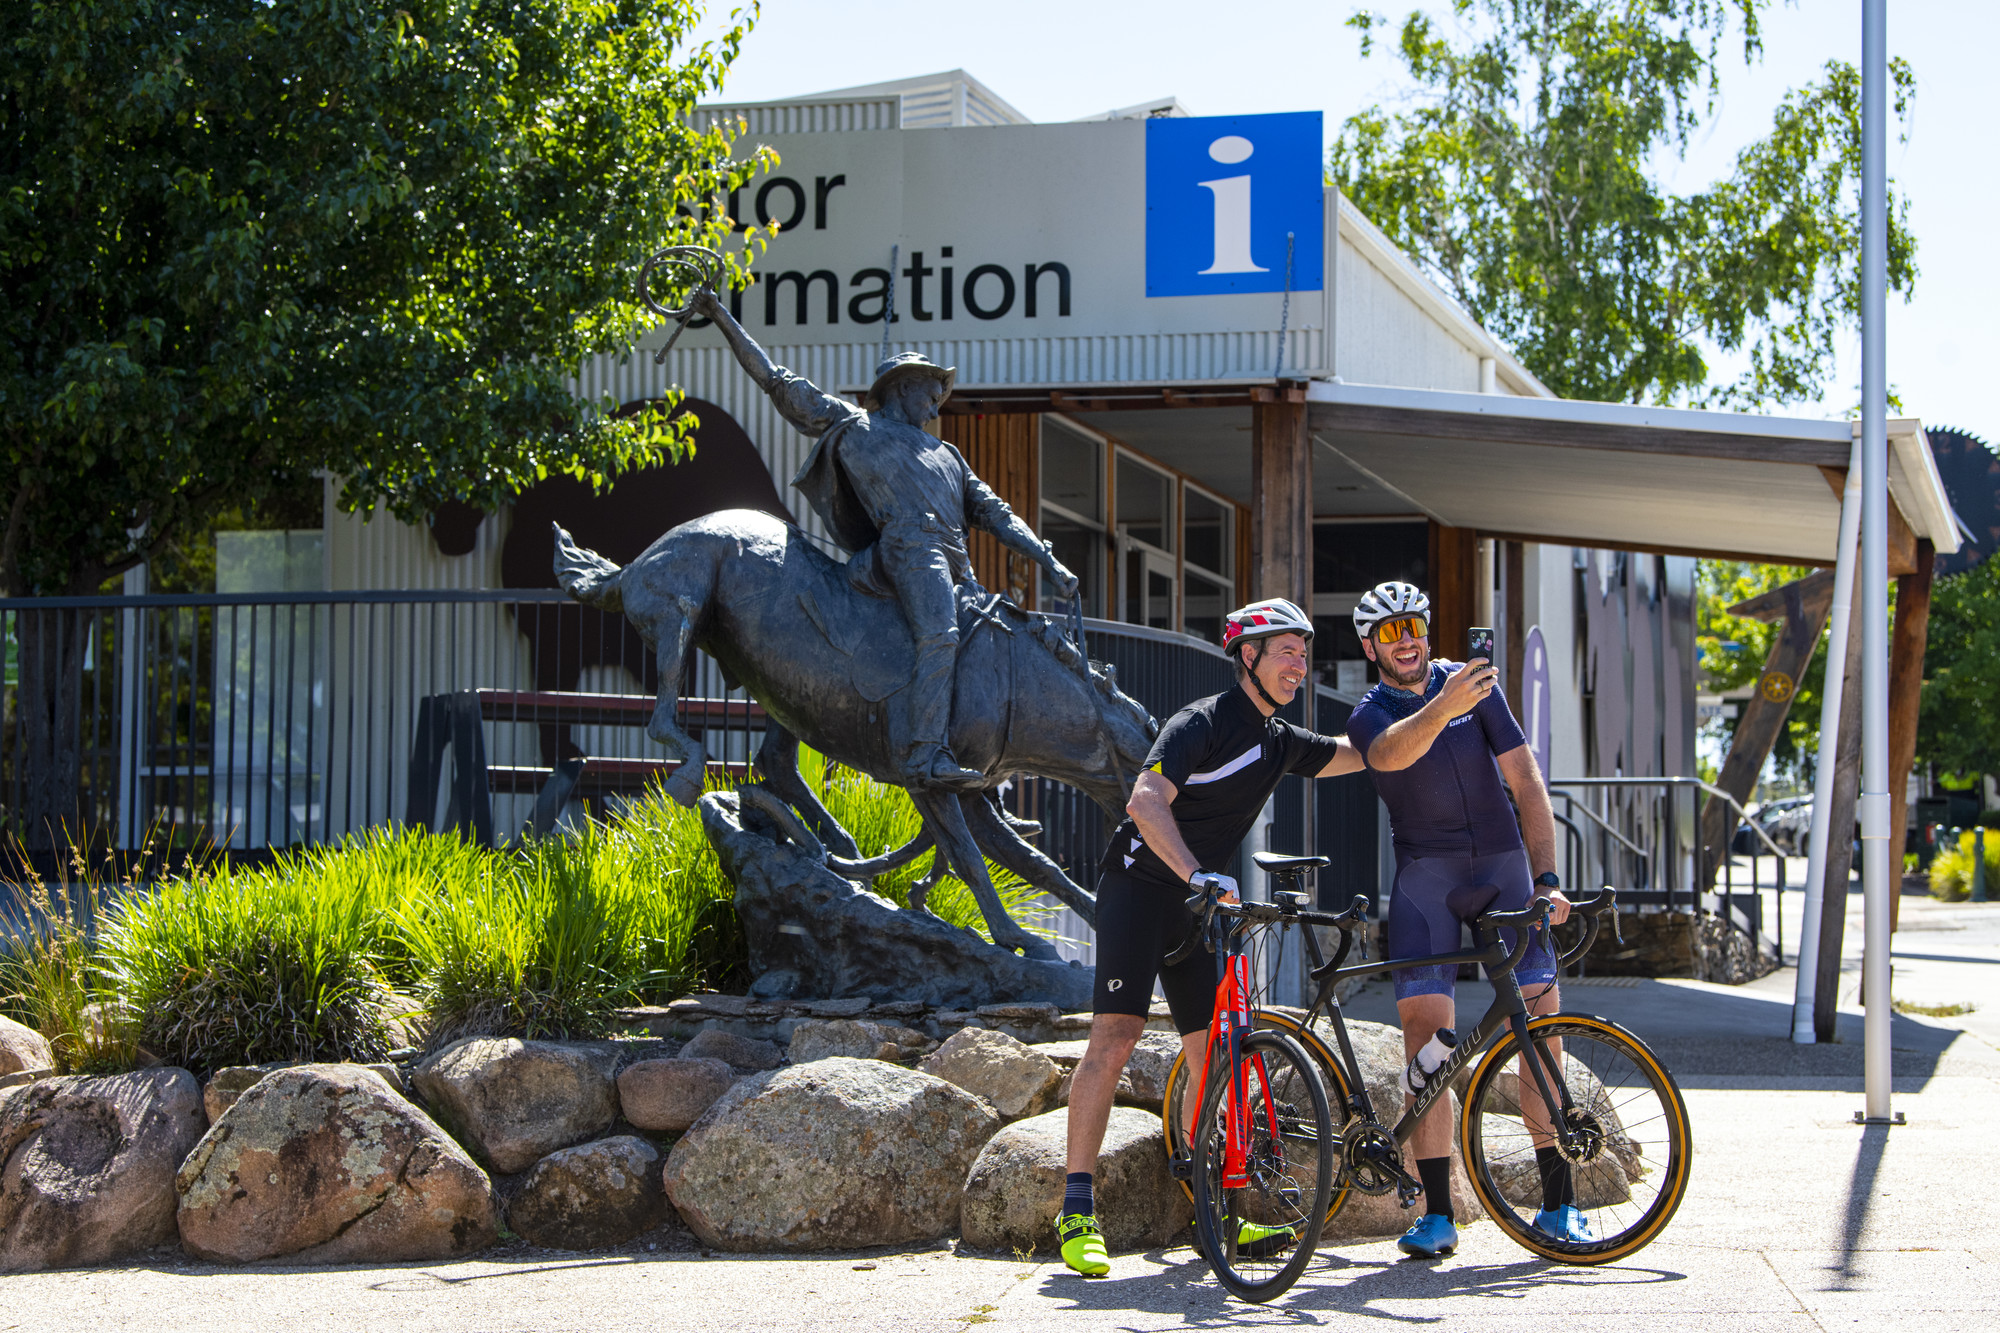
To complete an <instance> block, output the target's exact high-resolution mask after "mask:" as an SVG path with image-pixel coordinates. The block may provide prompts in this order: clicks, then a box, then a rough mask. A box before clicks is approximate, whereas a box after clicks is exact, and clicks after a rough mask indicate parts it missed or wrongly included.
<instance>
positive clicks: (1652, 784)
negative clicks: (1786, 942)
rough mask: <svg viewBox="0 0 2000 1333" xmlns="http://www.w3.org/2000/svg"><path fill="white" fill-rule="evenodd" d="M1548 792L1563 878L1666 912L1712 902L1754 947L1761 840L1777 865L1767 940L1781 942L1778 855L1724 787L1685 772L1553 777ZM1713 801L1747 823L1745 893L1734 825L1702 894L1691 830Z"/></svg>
mask: <svg viewBox="0 0 2000 1333" xmlns="http://www.w3.org/2000/svg"><path fill="white" fill-rule="evenodd" d="M1549 791H1550V794H1551V795H1552V796H1553V797H1555V799H1556V801H1557V803H1558V804H1557V809H1556V820H1557V822H1558V823H1559V824H1562V825H1563V826H1564V828H1565V830H1566V837H1565V849H1566V851H1567V853H1568V863H1567V864H1566V866H1565V874H1564V877H1563V878H1564V882H1565V883H1568V884H1576V885H1579V886H1581V885H1585V884H1614V885H1617V886H1618V889H1619V900H1620V902H1621V903H1631V904H1633V905H1635V906H1640V907H1662V908H1665V909H1667V910H1670V911H1671V910H1675V909H1679V910H1683V911H1693V910H1695V909H1696V908H1699V907H1706V906H1709V905H1710V904H1711V902H1712V904H1713V906H1714V908H1715V909H1716V910H1717V911H1718V912H1719V914H1720V915H1721V916H1722V917H1723V919H1724V920H1726V921H1728V922H1729V923H1730V924H1731V925H1732V926H1734V927H1735V928H1736V929H1738V930H1740V931H1743V932H1744V933H1745V934H1747V935H1748V936H1749V937H1750V939H1751V940H1752V942H1753V943H1755V944H1757V945H1758V946H1759V947H1763V946H1764V944H1765V943H1766V933H1765V930H1764V920H1763V899H1762V896H1761V894H1760V893H1759V892H1758V891H1757V885H1758V884H1760V883H1761V877H1760V875H1759V860H1760V858H1761V856H1762V855H1763V852H1761V851H1758V850H1756V844H1757V842H1761V843H1762V845H1763V847H1764V848H1767V849H1768V850H1769V852H1770V854H1771V856H1772V857H1773V858H1775V861H1776V867H1777V888H1778V895H1777V909H1776V910H1777V919H1776V921H1775V923H1774V924H1775V927H1776V929H1775V932H1774V933H1772V934H1771V935H1770V936H1769V942H1770V944H1771V946H1772V947H1773V948H1782V944H1781V943H1780V942H1781V941H1782V940H1783V938H1784V891H1785V875H1786V859H1785V854H1784V852H1783V850H1782V849H1780V848H1779V847H1778V845H1777V844H1776V843H1775V842H1773V841H1772V840H1771V838H1770V836H1769V835H1768V834H1767V833H1765V831H1764V830H1763V829H1762V828H1760V827H1758V825H1757V823H1756V821H1754V820H1752V819H1750V818H1749V816H1748V815H1746V814H1745V813H1744V811H1743V807H1742V806H1741V805H1740V804H1738V802H1737V801H1736V799H1735V798H1734V797H1732V796H1731V795H1730V794H1729V793H1728V792H1726V791H1723V790H1722V789H1721V788H1720V787H1717V786H1715V785H1713V784H1712V783H1708V782H1704V781H1702V780H1701V779H1700V778H1692V777H1660V778H1555V779H1551V780H1550V782H1549ZM1713 800H1720V801H1723V802H1726V803H1727V804H1728V806H1729V808H1730V809H1731V810H1732V811H1733V812H1734V813H1735V815H1736V817H1737V825H1736V826H1735V827H1747V828H1749V829H1750V830H1751V832H1752V833H1753V834H1754V835H1755V839H1756V841H1755V842H1753V844H1752V847H1753V850H1752V852H1751V854H1750V883H1751V888H1750V891H1749V893H1748V894H1747V895H1744V894H1740V893H1738V891H1737V889H1736V885H1735V857H1734V855H1733V854H1732V853H1731V851H1730V850H1729V849H1730V847H1731V846H1732V845H1733V843H1734V841H1735V828H1732V831H1731V836H1730V839H1729V842H1728V843H1725V845H1724V846H1725V850H1724V853H1723V857H1722V860H1721V863H1720V864H1719V865H1718V866H1717V867H1716V869H1717V871H1718V874H1717V875H1716V876H1715V877H1713V878H1714V879H1715V880H1716V881H1719V883H1720V885H1721V887H1720V888H1719V889H1717V890H1713V891H1711V892H1709V893H1708V894H1706V895H1705V894H1704V891H1703V889H1702V887H1701V886H1702V885H1703V884H1706V883H1709V882H1711V879H1710V877H1708V876H1706V875H1704V874H1703V873H1702V872H1703V869H1704V867H1703V866H1702V865H1701V864H1700V858H1701V857H1702V855H1703V851H1702V847H1701V842H1700V839H1699V837H1698V835H1697V833H1696V830H1697V829H1699V828H1700V826H1701V818H1702V811H1703V807H1704V806H1705V804H1706V802H1708V801H1713Z"/></svg>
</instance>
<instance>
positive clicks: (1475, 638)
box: [1465, 625, 1493, 662]
mask: <svg viewBox="0 0 2000 1333" xmlns="http://www.w3.org/2000/svg"><path fill="white" fill-rule="evenodd" d="M1465 637H1466V647H1465V658H1466V660H1467V661H1468V662H1469V661H1472V660H1474V659H1476V658H1481V657H1483V658H1485V659H1486V660H1487V661H1489V662H1491V661H1492V660H1493V631H1492V630H1490V629H1480V628H1479V627H1478V626H1476V625H1475V626H1474V627H1473V628H1472V629H1470V630H1468V631H1466V636H1465Z"/></svg>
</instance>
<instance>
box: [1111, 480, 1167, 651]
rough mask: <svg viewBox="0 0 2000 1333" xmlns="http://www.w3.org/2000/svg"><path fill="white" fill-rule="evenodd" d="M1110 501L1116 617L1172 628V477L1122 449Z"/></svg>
mask: <svg viewBox="0 0 2000 1333" xmlns="http://www.w3.org/2000/svg"><path fill="white" fill-rule="evenodd" d="M1117 458H1118V461H1117V468H1118V484H1117V486H1116V487H1114V488H1113V490H1112V504H1113V505H1114V506H1115V507H1116V509H1117V511H1118V561H1119V586H1120V590H1121V592H1122V596H1121V598H1120V601H1119V608H1118V618H1119V619H1120V620H1123V621H1125V622H1126V623H1127V624H1132V625H1150V626H1152V627H1153V628H1154V629H1173V628H1174V627H1175V626H1176V625H1177V624H1178V623H1179V621H1178V618H1177V617H1176V615H1175V608H1174V601H1175V597H1174V593H1175V591H1176V589H1175V586H1174V585H1175V582H1176V578H1175V570H1174V555H1173V550H1174V539H1175V536H1176V533H1175V531H1174V479H1173V477H1172V476H1170V475H1169V474H1167V473H1165V472H1162V471H1160V470H1159V469H1157V468H1154V467H1149V466H1148V465H1146V464H1145V463H1143V462H1141V461H1140V460H1139V459H1138V458H1136V457H1135V456H1133V455H1131V454H1128V453H1125V452H1123V451H1122V450H1121V451H1120V452H1119V453H1118V456H1117Z"/></svg>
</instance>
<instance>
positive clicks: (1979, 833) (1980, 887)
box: [1972, 824, 1986, 903]
mask: <svg viewBox="0 0 2000 1333" xmlns="http://www.w3.org/2000/svg"><path fill="white" fill-rule="evenodd" d="M1972 901H1974V902H1976V903H1983V902H1985V901H1986V826H1985V825H1984V824H1981V825H1980V826H1979V827H1977V828H1975V829H1973V830H1972Z"/></svg>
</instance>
